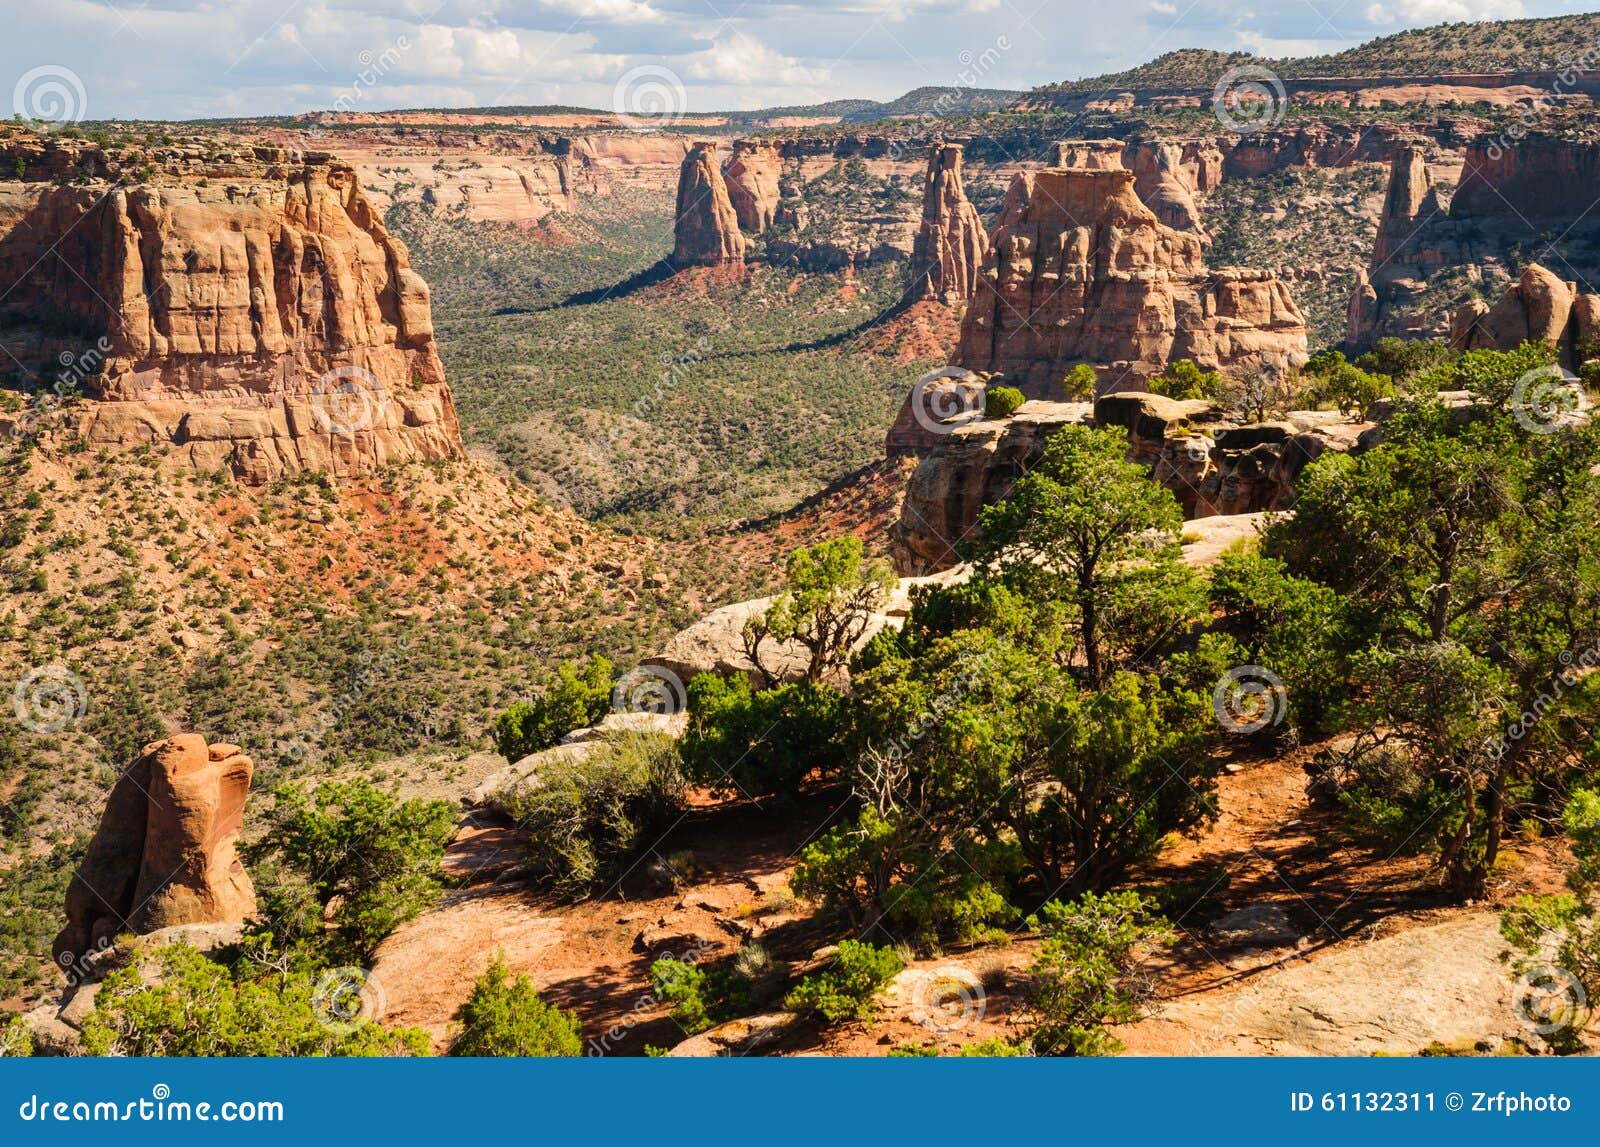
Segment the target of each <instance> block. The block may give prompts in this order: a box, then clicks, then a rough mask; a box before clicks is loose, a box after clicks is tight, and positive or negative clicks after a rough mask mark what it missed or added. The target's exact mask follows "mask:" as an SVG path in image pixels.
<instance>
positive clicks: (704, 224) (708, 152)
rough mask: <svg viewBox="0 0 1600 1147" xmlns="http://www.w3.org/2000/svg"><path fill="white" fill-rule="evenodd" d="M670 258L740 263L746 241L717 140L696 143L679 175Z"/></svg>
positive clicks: (701, 263) (686, 263) (679, 262)
mask: <svg viewBox="0 0 1600 1147" xmlns="http://www.w3.org/2000/svg"><path fill="white" fill-rule="evenodd" d="M676 218H677V222H676V224H675V227H674V239H673V247H672V261H673V263H674V264H675V265H676V266H679V267H741V268H742V267H743V266H744V257H745V249H746V243H745V238H744V235H743V233H742V232H741V231H740V230H739V215H738V213H737V212H736V211H735V210H734V208H733V201H732V200H731V199H729V198H728V185H727V183H726V182H725V181H724V180H723V178H722V169H721V168H720V167H719V166H718V164H717V149H716V144H714V143H709V142H701V143H696V144H695V145H694V146H693V147H692V148H690V149H689V154H688V155H686V156H684V159H683V167H682V168H681V170H680V172H679V176H678V213H677V217H676Z"/></svg>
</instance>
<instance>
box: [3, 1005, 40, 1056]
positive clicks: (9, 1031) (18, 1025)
mask: <svg viewBox="0 0 1600 1147" xmlns="http://www.w3.org/2000/svg"><path fill="white" fill-rule="evenodd" d="M32 1054H33V1032H32V1030H31V1029H30V1028H29V1027H28V1021H27V1020H25V1019H23V1018H22V1017H21V1016H19V1015H13V1016H11V1017H10V1018H9V1019H7V1020H6V1021H5V1022H4V1023H0V1058H4V1057H5V1056H16V1057H18V1058H22V1057H26V1056H30V1055H32Z"/></svg>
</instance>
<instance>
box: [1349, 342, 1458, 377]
mask: <svg viewBox="0 0 1600 1147" xmlns="http://www.w3.org/2000/svg"><path fill="white" fill-rule="evenodd" d="M1457 354H1458V352H1457V351H1453V350H1451V349H1450V346H1449V344H1448V343H1446V342H1444V341H1443V340H1440V339H1431V340H1423V341H1419V342H1411V341H1407V340H1405V339H1398V338H1394V337H1393V336H1389V337H1386V338H1381V339H1379V340H1378V341H1377V342H1376V343H1374V344H1373V347H1372V349H1371V350H1369V351H1368V352H1367V353H1366V354H1364V355H1362V356H1361V357H1360V358H1358V359H1356V361H1355V365H1356V366H1357V367H1358V368H1360V369H1361V370H1365V371H1373V372H1376V373H1378V374H1386V375H1388V376H1389V377H1390V378H1392V379H1394V381H1395V382H1396V383H1398V384H1400V385H1401V386H1402V387H1403V386H1405V385H1406V384H1407V383H1409V382H1410V381H1411V380H1412V379H1414V378H1416V377H1418V376H1419V375H1421V374H1423V373H1425V372H1426V371H1429V370H1432V369H1433V368H1435V367H1437V366H1440V365H1442V364H1445V363H1448V362H1450V361H1451V360H1452V359H1454V358H1455V357H1456V356H1457Z"/></svg>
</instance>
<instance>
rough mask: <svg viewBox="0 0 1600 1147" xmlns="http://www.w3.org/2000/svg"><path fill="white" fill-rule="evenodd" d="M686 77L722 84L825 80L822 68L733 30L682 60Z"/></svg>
mask: <svg viewBox="0 0 1600 1147" xmlns="http://www.w3.org/2000/svg"><path fill="white" fill-rule="evenodd" d="M684 74H685V77H686V78H689V79H696V80H711V81H715V82H720V83H724V84H762V85H772V84H780V85H784V86H788V85H798V86H810V85H815V84H822V83H826V82H827V80H828V72H827V69H825V68H817V69H814V68H806V67H803V66H801V64H800V62H799V61H798V60H795V59H792V58H791V57H789V56H785V55H784V54H783V53H781V52H775V51H773V50H772V49H771V48H769V47H767V45H765V44H763V43H762V42H761V41H760V40H757V39H756V38H755V37H754V36H751V35H749V34H748V33H745V32H735V33H733V34H732V35H728V36H724V37H723V38H721V39H719V40H717V41H715V42H714V43H713V44H712V45H711V47H709V48H707V49H705V50H704V51H701V52H696V53H694V54H693V55H692V56H689V57H688V58H687V60H686V61H685V72H684Z"/></svg>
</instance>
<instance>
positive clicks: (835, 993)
mask: <svg viewBox="0 0 1600 1147" xmlns="http://www.w3.org/2000/svg"><path fill="white" fill-rule="evenodd" d="M904 967H905V962H904V961H903V960H901V959H900V957H899V956H898V955H896V954H895V950H894V949H893V948H886V947H885V948H880V947H875V946H874V945H872V944H866V943H863V942H861V941H860V940H845V941H842V942H841V943H840V944H839V950H838V952H836V953H835V954H834V957H833V962H832V963H831V964H829V965H828V966H827V967H826V968H824V969H823V970H822V971H820V972H816V973H814V974H812V975H809V976H806V977H805V978H804V979H802V980H801V981H800V983H798V984H797V985H795V987H794V989H793V990H792V991H790V993H789V994H788V995H787V996H785V997H784V1000H783V1006H784V1007H785V1008H787V1009H788V1010H789V1011H791V1012H799V1013H800V1014H801V1015H807V1016H816V1017H818V1018H820V1019H822V1020H823V1021H824V1022H826V1023H830V1024H837V1023H843V1022H844V1021H846V1020H860V1021H861V1022H862V1023H866V1022H868V1021H869V1020H871V1019H872V1001H873V999H874V998H875V997H876V996H877V994H878V991H879V989H881V988H882V987H883V986H884V985H885V984H887V983H888V982H889V981H890V980H891V979H893V978H894V977H895V976H896V975H897V974H898V973H899V972H900V971H901V970H902V969H903V968H904Z"/></svg>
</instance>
